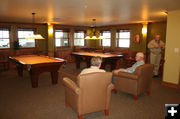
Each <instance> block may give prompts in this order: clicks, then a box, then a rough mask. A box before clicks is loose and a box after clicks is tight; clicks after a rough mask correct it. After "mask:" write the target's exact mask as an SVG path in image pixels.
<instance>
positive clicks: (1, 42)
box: [0, 28, 10, 48]
mask: <svg viewBox="0 0 180 119" xmlns="http://www.w3.org/2000/svg"><path fill="white" fill-rule="evenodd" d="M9 41H10V40H9V29H6V28H0V48H9V47H10V44H9V43H10V42H9Z"/></svg>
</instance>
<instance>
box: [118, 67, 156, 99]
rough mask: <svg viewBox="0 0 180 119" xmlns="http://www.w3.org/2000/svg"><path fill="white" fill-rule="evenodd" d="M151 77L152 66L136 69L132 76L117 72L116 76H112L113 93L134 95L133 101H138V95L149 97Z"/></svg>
mask: <svg viewBox="0 0 180 119" xmlns="http://www.w3.org/2000/svg"><path fill="white" fill-rule="evenodd" d="M152 76H153V65H152V64H144V65H141V66H139V67H137V68H136V70H135V72H134V73H133V74H130V73H126V72H119V73H118V75H114V86H115V89H114V93H117V91H122V92H127V93H130V94H132V95H134V99H135V100H137V99H138V95H139V94H142V93H147V94H148V95H150V90H151V82H152Z"/></svg>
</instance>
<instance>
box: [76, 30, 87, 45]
mask: <svg viewBox="0 0 180 119" xmlns="http://www.w3.org/2000/svg"><path fill="white" fill-rule="evenodd" d="M84 37H85V32H84V31H77V32H75V33H74V46H84Z"/></svg>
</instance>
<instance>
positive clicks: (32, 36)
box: [25, 12, 44, 39]
mask: <svg viewBox="0 0 180 119" xmlns="http://www.w3.org/2000/svg"><path fill="white" fill-rule="evenodd" d="M35 14H36V13H34V12H33V13H32V19H33V24H34V23H35ZM25 39H44V38H43V37H42V36H41V34H31V35H29V36H28V37H26V38H25Z"/></svg>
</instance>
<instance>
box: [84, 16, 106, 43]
mask: <svg viewBox="0 0 180 119" xmlns="http://www.w3.org/2000/svg"><path fill="white" fill-rule="evenodd" d="M92 22H93V24H92V26H91V27H90V28H88V29H87V32H86V37H85V39H94V40H96V39H104V38H103V36H100V31H99V30H98V29H97V28H96V19H92Z"/></svg>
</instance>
